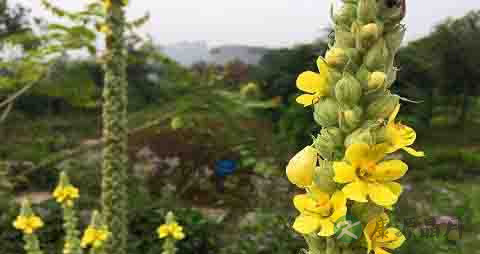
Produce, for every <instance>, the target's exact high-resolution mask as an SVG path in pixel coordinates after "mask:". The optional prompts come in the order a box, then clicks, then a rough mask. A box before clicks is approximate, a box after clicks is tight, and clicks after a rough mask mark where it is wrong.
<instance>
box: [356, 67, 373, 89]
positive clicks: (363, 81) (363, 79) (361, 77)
mask: <svg viewBox="0 0 480 254" xmlns="http://www.w3.org/2000/svg"><path fill="white" fill-rule="evenodd" d="M369 77H370V72H369V71H368V69H367V67H365V65H362V66H361V67H360V68H359V69H358V71H357V73H356V74H355V78H356V79H357V81H358V82H359V83H360V85H361V86H362V88H363V89H365V90H367V89H368V78H369Z"/></svg>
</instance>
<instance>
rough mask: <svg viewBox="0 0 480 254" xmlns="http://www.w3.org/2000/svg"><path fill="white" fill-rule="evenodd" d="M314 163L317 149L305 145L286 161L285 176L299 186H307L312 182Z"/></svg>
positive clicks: (315, 162) (315, 163)
mask: <svg viewBox="0 0 480 254" xmlns="http://www.w3.org/2000/svg"><path fill="white" fill-rule="evenodd" d="M316 165H317V150H315V148H313V147H311V146H306V147H305V148H304V149H302V150H301V151H300V152H298V153H297V154H296V155H295V156H293V158H292V159H291V160H290V161H289V162H288V165H287V169H286V174H287V178H288V180H289V181H290V182H291V183H293V184H295V185H297V186H298V187H300V188H305V187H308V186H310V185H311V184H312V182H313V174H314V171H315V166H316Z"/></svg>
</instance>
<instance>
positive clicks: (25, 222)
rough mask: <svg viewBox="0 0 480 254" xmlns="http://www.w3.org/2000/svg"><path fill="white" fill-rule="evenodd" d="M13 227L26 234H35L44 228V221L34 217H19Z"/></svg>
mask: <svg viewBox="0 0 480 254" xmlns="http://www.w3.org/2000/svg"><path fill="white" fill-rule="evenodd" d="M13 226H14V227H15V228H16V229H18V230H21V231H23V232H24V233H25V234H33V232H35V231H36V230H37V229H39V228H41V227H43V221H42V219H40V217H38V216H35V215H32V216H22V215H20V216H18V217H17V219H15V221H14V222H13Z"/></svg>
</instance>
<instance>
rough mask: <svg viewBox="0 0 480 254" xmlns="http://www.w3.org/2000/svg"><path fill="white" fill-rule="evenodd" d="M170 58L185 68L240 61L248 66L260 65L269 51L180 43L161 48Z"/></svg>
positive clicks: (257, 48) (253, 48) (202, 42)
mask: <svg viewBox="0 0 480 254" xmlns="http://www.w3.org/2000/svg"><path fill="white" fill-rule="evenodd" d="M161 50H162V52H163V53H165V54H166V55H167V56H168V57H170V58H172V59H174V60H175V61H177V62H179V63H180V64H182V65H184V66H190V65H192V64H193V63H196V62H199V61H205V62H208V63H215V64H220V65H224V64H226V63H228V62H230V61H232V60H240V61H242V62H244V63H247V64H258V62H259V61H260V59H261V58H262V57H263V55H265V53H266V52H267V51H268V49H267V48H263V47H251V46H243V45H225V46H219V47H215V48H212V49H209V47H208V44H207V43H206V42H204V41H194V42H180V43H175V44H171V45H167V46H161Z"/></svg>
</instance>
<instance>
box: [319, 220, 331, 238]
mask: <svg viewBox="0 0 480 254" xmlns="http://www.w3.org/2000/svg"><path fill="white" fill-rule="evenodd" d="M334 228H335V226H334V225H333V223H332V222H331V221H330V220H329V219H324V220H320V232H318V235H319V236H325V237H326V236H331V235H333V234H335V229H334Z"/></svg>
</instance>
